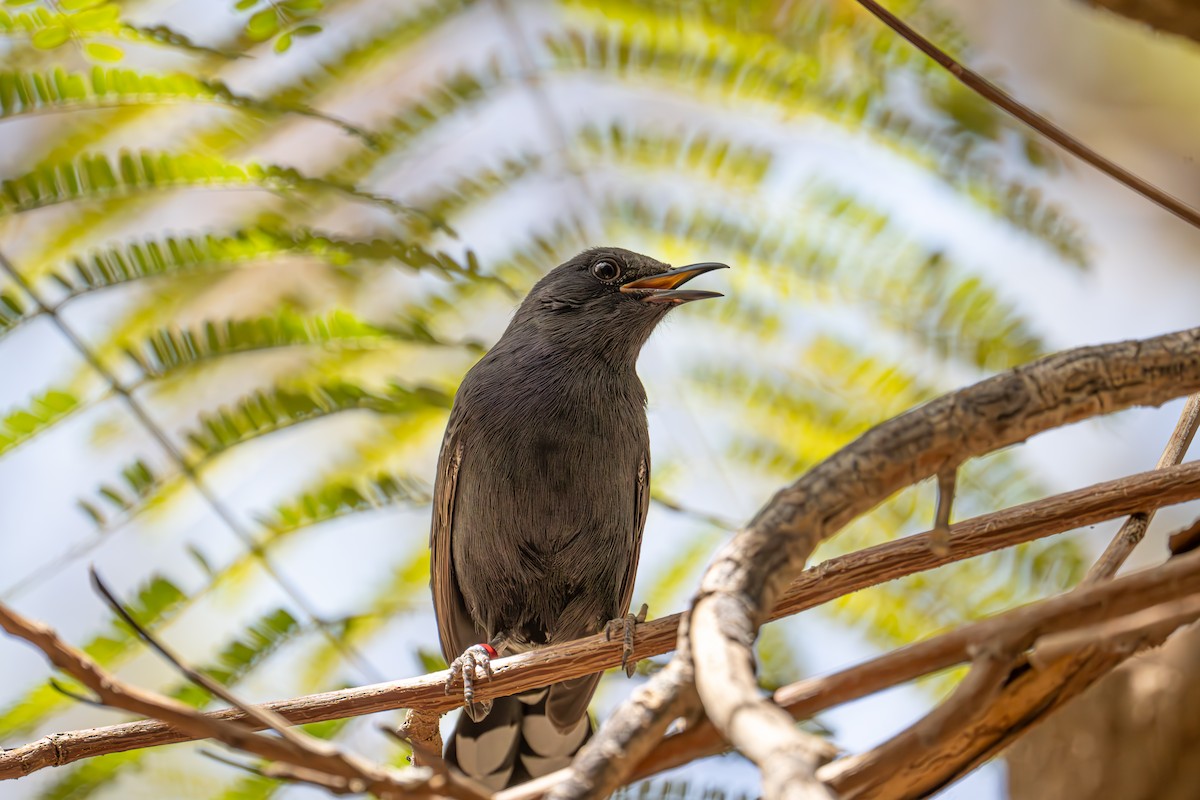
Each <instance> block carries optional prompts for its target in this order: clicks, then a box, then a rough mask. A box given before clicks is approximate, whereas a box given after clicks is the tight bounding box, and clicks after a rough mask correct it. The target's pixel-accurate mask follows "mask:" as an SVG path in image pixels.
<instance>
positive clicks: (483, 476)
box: [430, 247, 725, 789]
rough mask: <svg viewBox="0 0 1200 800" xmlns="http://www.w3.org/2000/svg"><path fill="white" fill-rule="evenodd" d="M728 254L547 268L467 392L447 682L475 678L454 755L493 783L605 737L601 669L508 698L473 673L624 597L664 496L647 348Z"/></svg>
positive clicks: (439, 516)
mask: <svg viewBox="0 0 1200 800" xmlns="http://www.w3.org/2000/svg"><path fill="white" fill-rule="evenodd" d="M724 266H725V265H724V264H713V263H704V264H695V265H692V266H687V267H680V268H679V269H671V268H670V266H669V265H667V264H663V263H662V262H660V261H655V260H654V259H652V258H648V257H647V256H643V255H638V254H637V253H633V252H630V251H628V250H622V249H620V248H616V247H604V248H597V249H593V250H588V251H586V252H584V253H581V254H579V255H578V256H576V257H575V258H572V259H571V260H570V261H568V262H566V263H565V264H562V265H560V266H558V267H556V268H555V269H553V270H551V271H550V272H549V273H548V274H547V275H546V276H545V277H544V278H542V279H541V280H540V281H538V283H537V284H536V285H535V286H534V287H533V289H532V290H531V291H530V292H529V295H528V296H527V297H526V298H525V300H524V301H523V302H522V303H521V305H520V307H519V308H518V309H517V312H516V314H515V316H514V317H513V320H512V322H511V323H510V324H509V326H508V329H507V330H506V331H505V332H504V335H503V336H502V337H501V338H500V341H499V342H497V343H496V346H495V347H493V348H492V349H491V350H490V351H489V352H488V354H487V355H486V356H484V357H483V359H482V360H481V361H480V362H479V363H478V364H476V365H475V366H474V367H473V368H472V369H471V370H470V372H468V373H467V375H466V377H465V378H464V379H463V382H462V385H461V386H460V387H459V389H458V394H457V395H456V397H455V398H454V408H453V410H452V411H451V412H450V421H449V423H448V425H447V427H446V435H445V439H444V440H443V442H442V450H441V455H440V457H439V459H438V468H437V479H436V482H435V485H434V498H433V525H432V533H431V535H430V550H431V569H432V586H433V601H434V609H435V611H436V613H437V621H438V633H439V635H440V637H441V645H442V653H443V654H445V656H446V660H447V661H448V662H451V668H452V670H453V671H452V676H451V679H450V681H448V682H447V687H446V688H447V691H450V689H451V686H452V684H453V683H454V681H455V679H456V678H461V679H462V680H463V694H464V699H465V701H466V707H465V709H464V714H463V715H462V717H461V718H460V719H459V722H458V726H457V727H456V728H455V731H454V735H453V736H452V737H451V738H450V741H449V742H448V744H447V747H446V759H447V760H448V761H449V762H450V763H451V764H453V765H456V766H457V767H458V768H459V769H461V770H462V771H463V772H465V773H466V774H467V775H470V776H471V777H473V778H475V779H477V780H479V781H480V782H482V783H484V784H485V785H487V786H489V787H490V788H492V789H500V788H503V787H505V786H512V785H515V784H517V783H520V782H522V781H525V780H528V779H530V778H533V777H538V776H540V775H544V774H546V773H549V772H552V771H554V770H556V769H560V768H561V767H563V766H565V765H566V764H567V763H568V762H569V761H570V759H571V757H572V756H573V755H574V754H575V753H576V752H577V751H578V750H579V748H580V747H581V746H582V745H583V743H584V742H585V741H587V739H588V738H589V736H590V735H591V722H590V720H589V719H588V715H587V707H588V703H589V702H590V700H591V697H592V694H593V692H594V691H595V689H596V683H597V681H598V680H599V678H600V676H599V675H591V676H588V677H585V678H579V679H576V680H571V681H564V682H561V683H557V684H554V685H553V686H550V687H549V688H546V689H540V690H537V691H534V692H529V693H526V694H523V695H520V696H516V697H504V698H499V699H497V700H496V701H495V702H494V703H489V702H473V700H474V692H473V688H472V684H473V681H474V679H477V678H483V677H485V676H487V675H488V674H490V664H489V659H490V658H494V657H496V656H497V655H509V654H512V653H520V652H523V651H525V650H528V649H531V648H535V647H541V646H543V645H547V644H552V643H555V642H563V641H569V640H571V639H576V638H578V637H580V636H585V635H590V634H594V633H597V632H599V631H600V630H602V629H604V628H605V625H606V623H607V622H608V621H610V620H614V619H617V618H620V617H622V616H623V615H625V614H626V613H627V612H628V610H629V603H630V599H631V597H632V594H633V579H634V575H635V574H636V572H637V564H638V552H639V550H640V548H641V541H642V528H643V527H645V524H646V509H647V507H648V505H649V502H650V489H649V484H650V442H649V436H648V433H647V429H646V393H645V390H644V389H643V388H642V383H641V381H640V380H639V379H638V376H637V372H636V370H635V364H636V362H637V358H638V353H639V352H640V351H641V349H642V345H643V344H645V342H646V340H647V339H648V338H649V336H650V334H651V332H652V331H653V330H654V328H655V326H656V325H657V324H658V323H659V322H660V321H662V319H663V317H665V316H666V314H667V311H668V310H669V309H671V308H673V307H674V306H676V305H679V304H681V303H686V302H689V301H691V300H700V299H703V298H706V297H720V296H721V295H720V294H718V293H716V292H707V291H696V290H689V289H680V288H679V287H680V286H681V285H682V284H684V283H685V282H687V281H688V280H690V279H692V278H694V277H696V276H697V275H701V274H703V273H705V272H708V271H710V270H713V269H718V268H722V267H724ZM627 641H628V640H627ZM628 655H629V654H628V652H627V653H626V657H628Z"/></svg>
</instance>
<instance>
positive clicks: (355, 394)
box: [185, 383, 451, 460]
mask: <svg viewBox="0 0 1200 800" xmlns="http://www.w3.org/2000/svg"><path fill="white" fill-rule="evenodd" d="M450 401H451V398H450V396H449V395H447V394H446V393H445V392H442V391H440V390H438V389H433V388H430V387H425V386H419V387H416V388H412V389H410V388H408V387H404V386H400V385H399V384H392V385H391V386H390V387H389V388H388V389H386V390H384V391H381V392H379V391H372V390H369V389H364V388H362V387H361V386H358V385H356V384H352V383H329V384H325V385H322V386H315V387H313V388H310V389H284V388H279V387H276V388H273V389H264V390H260V391H256V392H253V393H251V394H249V395H247V396H245V397H243V398H242V399H240V400H238V401H237V402H236V403H234V404H233V405H229V406H224V407H222V408H219V409H217V410H216V411H213V412H210V413H205V414H201V415H200V418H199V420H198V425H197V427H196V428H195V429H193V430H191V431H189V432H187V433H186V434H185V438H186V439H187V441H188V442H189V443H190V444H191V445H192V447H193V449H194V450H195V451H196V452H197V453H198V454H199V457H200V458H201V459H204V460H207V459H210V458H212V457H214V456H216V455H217V454H219V453H222V452H224V451H225V450H228V449H229V448H231V447H234V446H235V445H238V444H242V443H244V442H247V441H249V440H251V439H256V438H258V437H260V436H264V435H266V434H268V433H272V432H274V431H278V430H282V429H284V428H289V427H293V426H295V425H300V424H302V423H304V422H307V421H309V420H313V419H319V418H321V417H326V416H329V415H330V414H336V413H339V412H342V411H354V410H364V411H373V412H376V413H379V414H408V413H412V412H414V411H418V410H422V409H427V408H431V407H432V408H449V407H450Z"/></svg>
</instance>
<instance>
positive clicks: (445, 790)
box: [0, 579, 486, 800]
mask: <svg viewBox="0 0 1200 800" xmlns="http://www.w3.org/2000/svg"><path fill="white" fill-rule="evenodd" d="M96 584H97V587H98V588H99V589H100V590H101V591H102V593H103V594H105V597H106V599H108V600H109V601H110V602H111V603H112V605H113V606H114V610H117V611H118V613H119V614H120V615H121V617H122V619H124V621H125V622H126V623H128V624H130V625H133V626H134V627H135V630H137V632H138V634H139V635H140V636H142V637H143V638H144V639H146V640H147V642H148V643H149V644H150V645H151V646H152V647H153V648H154V649H156V650H158V651H159V652H160V653H163V654H164V655H165V656H167V657H168V659H170V660H171V661H172V663H173V664H175V666H177V667H178V668H179V669H180V670H181V671H183V672H184V674H186V675H188V676H189V677H195V676H197V675H200V673H198V672H196V671H195V670H193V669H191V668H190V667H187V666H185V665H183V664H182V662H180V661H179V659H178V658H177V657H175V656H174V655H173V654H171V653H170V651H169V650H168V649H167V648H166V647H164V646H163V645H162V643H161V642H158V641H157V640H155V639H154V637H153V636H151V635H150V634H149V633H148V632H147V631H145V630H144V629H142V628H141V627H140V626H138V625H137V623H136V621H135V620H134V619H133V618H132V617H131V616H130V615H129V614H128V613H127V612H126V611H125V610H124V608H123V607H121V604H120V603H119V602H118V601H117V600H116V598H115V597H114V596H113V595H112V593H111V592H109V591H108V590H107V588H106V587H104V585H103V583H102V582H101V581H99V580H98V579H96ZM0 628H3V629H4V630H5V631H7V632H8V633H9V634H10V635H12V636H15V637H18V638H20V639H24V640H25V641H27V642H28V643H29V644H31V645H33V646H34V647H35V648H37V649H38V650H40V651H41V652H42V654H43V655H45V656H46V658H47V659H48V660H49V661H50V663H52V664H53V665H54V666H56V667H58V668H59V669H60V670H62V671H63V672H65V673H67V674H68V675H70V676H71V677H73V678H75V679H76V680H78V681H79V682H80V683H82V684H83V685H84V686H86V687H87V688H89V689H90V690H91V691H92V692H94V693H95V694H96V696H97V697H98V698H99V699H100V701H102V702H103V703H104V704H106V705H108V706H111V707H113V708H120V709H124V710H126V711H131V712H133V713H135V714H141V715H145V716H147V717H153V718H156V719H159V720H161V721H162V722H163V723H165V724H167V725H170V726H172V727H174V728H177V729H179V730H180V731H182V732H183V733H186V734H187V735H188V736H189V737H191V738H195V739H216V740H217V741H219V742H221V743H223V744H225V745H228V746H229V747H233V748H235V749H238V750H242V751H244V752H247V753H250V754H252V755H256V756H259V757H260V758H264V759H266V760H267V761H269V762H272V763H271V764H268V765H267V766H265V767H264V768H263V769H264V773H265V774H274V775H278V776H281V777H286V778H288V779H292V780H303V781H307V782H310V783H314V784H316V785H318V786H322V787H325V788H334V787H338V786H341V787H343V788H344V790H345V791H346V792H353V793H362V792H367V791H369V792H371V793H373V794H375V795H376V796H378V797H381V798H394V799H395V800H399V798H409V797H430V798H432V797H437V796H449V797H454V798H457V799H458V800H486V795H484V794H482V793H480V792H479V791H478V790H477V789H475V788H474V787H473V786H471V785H467V784H463V785H456V783H455V782H454V780H453V778H452V777H450V776H446V775H436V774H435V773H433V772H432V771H431V770H429V769H426V768H412V769H410V770H407V771H403V772H402V771H399V770H396V769H393V768H391V767H387V766H383V765H377V764H374V763H372V762H370V761H367V760H366V759H363V758H360V757H358V756H355V755H352V754H350V753H347V752H345V751H342V750H341V749H340V748H338V747H337V746H336V745H334V744H332V743H331V742H327V741H324V740H322V739H317V738H315V737H312V736H309V735H308V734H306V733H304V732H303V731H300V730H297V729H294V728H292V727H291V726H290V724H289V723H288V722H287V721H286V720H283V719H282V718H280V717H278V716H277V715H275V714H273V712H270V711H268V710H264V709H261V708H256V707H254V706H251V705H248V704H246V703H243V702H241V701H240V700H239V699H238V698H237V697H236V696H234V695H233V694H232V693H231V692H229V691H228V690H227V689H225V688H224V687H223V686H220V685H219V684H215V682H213V681H211V680H207V678H206V680H205V681H204V683H203V685H204V686H205V688H207V689H209V690H210V691H214V692H215V693H217V694H218V695H219V696H221V697H222V698H223V699H225V700H226V701H228V702H230V703H231V704H232V705H233V706H234V708H236V709H237V710H238V711H239V712H240V713H241V714H242V715H243V718H242V719H243V720H245V719H251V720H254V721H255V723H256V724H257V725H258V726H259V727H269V728H270V729H271V730H272V732H273V733H275V734H278V735H274V736H272V735H262V734H258V733H255V732H254V731H253V730H252V729H251V728H250V727H249V726H248V725H247V724H245V722H243V721H231V720H228V719H219V718H217V717H215V716H214V715H211V714H204V713H202V712H200V711H198V710H197V709H194V708H192V707H191V706H188V705H186V704H184V703H182V702H180V701H178V700H175V699H172V698H169V697H165V696H163V695H159V694H157V693H155V692H151V691H148V690H146V689H141V688H138V687H136V686H132V685H130V684H127V683H125V682H124V681H122V680H120V679H118V678H117V677H115V676H114V675H112V674H110V673H108V672H107V671H106V670H104V669H103V668H102V667H100V666H99V665H98V664H97V663H96V662H95V661H93V660H92V659H91V658H90V657H89V656H87V655H86V654H84V653H83V652H81V651H79V650H77V649H75V648H74V647H72V646H71V645H69V644H67V643H66V642H64V641H63V640H62V639H61V638H60V637H59V636H58V635H57V634H56V633H55V632H54V631H53V630H51V629H50V628H49V627H47V626H45V625H42V624H40V623H36V622H33V621H31V620H29V619H26V618H25V617H23V616H22V615H20V614H18V613H17V612H15V611H13V610H12V609H10V608H8V607H7V606H4V605H3V604H0ZM218 687H219V688H218ZM435 779H436V781H435Z"/></svg>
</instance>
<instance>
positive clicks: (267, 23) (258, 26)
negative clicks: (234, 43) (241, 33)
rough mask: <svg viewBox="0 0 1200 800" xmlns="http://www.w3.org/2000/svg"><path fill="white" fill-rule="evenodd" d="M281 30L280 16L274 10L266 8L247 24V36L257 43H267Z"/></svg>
mask: <svg viewBox="0 0 1200 800" xmlns="http://www.w3.org/2000/svg"><path fill="white" fill-rule="evenodd" d="M278 30H279V15H278V13H277V12H276V11H275V9H274V8H264V9H263V10H262V11H259V12H257V13H256V14H254V16H252V17H250V21H249V22H247V23H246V35H247V36H249V37H250V38H251V39H253V40H254V41H256V42H261V41H265V40H266V39H270V38H271V37H272V36H274V35H275V32H276V31H278Z"/></svg>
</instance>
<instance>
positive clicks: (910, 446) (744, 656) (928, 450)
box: [600, 330, 1200, 798]
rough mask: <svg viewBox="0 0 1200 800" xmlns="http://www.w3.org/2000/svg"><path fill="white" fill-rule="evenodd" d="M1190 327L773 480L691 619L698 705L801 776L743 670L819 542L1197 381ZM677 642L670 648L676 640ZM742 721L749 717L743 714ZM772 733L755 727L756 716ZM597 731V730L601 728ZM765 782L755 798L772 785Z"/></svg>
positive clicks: (965, 393) (1049, 365)
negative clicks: (925, 485) (920, 492)
mask: <svg viewBox="0 0 1200 800" xmlns="http://www.w3.org/2000/svg"><path fill="white" fill-rule="evenodd" d="M1198 344H1200V330H1191V331H1185V332H1181V333H1176V334H1169V335H1167V336H1160V337H1157V338H1154V339H1148V340H1145V341H1142V342H1123V343H1119V344H1113V345H1105V346H1099V347H1085V348H1080V349H1077V350H1072V351H1068V352H1065V353H1061V354H1058V355H1054V356H1050V357H1049V358H1045V359H1042V360H1040V361H1037V362H1034V363H1032V364H1029V365H1027V366H1024V367H1020V368H1018V369H1015V370H1012V371H1011V372H1008V373H1005V374H1002V375H998V376H996V377H993V378H990V379H988V380H985V381H983V382H981V383H979V384H976V385H975V386H972V387H969V388H967V389H963V390H961V391H958V392H954V393H952V394H950V395H946V396H944V397H942V398H940V399H938V400H934V401H932V402H930V403H929V404H927V405H925V406H923V407H921V408H918V409H915V410H913V411H910V412H908V413H906V414H902V415H900V416H899V417H896V418H895V419H892V420H890V421H888V422H885V423H883V424H882V425H880V426H878V427H876V428H874V429H873V430H871V431H870V432H868V433H867V434H865V435H864V436H862V437H861V438H859V439H858V440H857V441H855V442H853V443H852V444H850V445H849V446H847V447H846V448H844V449H843V450H841V451H840V452H839V453H837V454H835V455H834V456H832V457H831V458H829V459H828V460H826V461H825V462H823V463H821V464H819V465H818V466H817V467H816V468H814V469H813V470H812V471H810V472H809V473H808V474H807V475H805V476H804V477H803V478H801V479H800V480H798V481H797V482H796V483H794V484H792V485H791V486H789V487H787V488H785V489H783V490H781V491H780V492H779V493H778V494H776V496H775V497H774V498H773V499H772V500H771V502H769V503H768V504H767V506H766V507H765V508H764V509H763V510H762V511H760V512H759V514H758V515H757V516H756V517H755V518H754V519H753V520H752V521H751V522H750V525H749V526H748V527H747V528H746V529H745V530H743V531H742V532H741V533H739V534H738V535H737V536H736V537H735V538H734V539H733V541H731V542H730V543H729V544H728V545H726V546H725V547H724V548H722V550H721V552H719V553H718V555H717V557H716V559H715V560H714V562H713V564H712V566H710V567H709V569H708V571H707V573H706V574H705V577H704V579H703V580H702V582H701V588H700V592H699V594H698V595H697V597H696V599H695V602H694V605H693V609H692V616H691V646H692V648H693V650H692V654H693V655H694V654H699V653H706V654H711V653H715V652H717V651H723V653H722V654H721V655H706V656H705V661H704V663H703V665H701V663H700V662H699V661H698V660H697V662H696V664H697V668H696V671H695V677H696V687H697V689H698V691H699V694H700V698H701V701H702V702H703V704H704V709H705V712H706V713H707V714H708V716H709V718H710V719H711V720H712V721H713V723H714V725H716V727H717V729H718V730H719V731H720V732H721V733H722V735H724V736H725V737H726V738H727V739H729V740H730V742H731V743H733V744H734V745H735V746H736V747H737V749H738V750H740V751H741V752H742V753H743V754H745V755H746V756H747V757H749V758H750V759H751V760H753V761H754V762H755V763H756V764H758V765H759V767H760V768H762V769H763V770H764V774H767V771H768V770H770V771H771V772H770V775H771V778H772V785H773V786H775V787H777V788H778V787H789V786H792V785H806V784H809V783H811V780H812V772H811V771H810V770H809V769H808V764H807V763H802V762H801V761H794V762H791V763H786V762H783V761H782V760H780V759H779V758H778V757H777V754H778V753H779V752H781V750H785V749H788V748H792V749H794V750H795V751H796V752H804V750H805V748H806V747H807V742H806V741H805V740H804V739H803V737H801V736H800V735H799V733H798V732H797V731H795V730H793V728H792V725H791V718H790V717H789V716H788V715H787V714H786V713H785V712H783V711H782V710H781V709H778V708H775V707H772V706H770V705H766V704H763V703H762V702H761V699H760V696H759V693H758V688H757V685H756V683H755V681H754V680H753V676H752V673H751V672H750V671H749V670H748V669H746V667H745V665H750V664H753V651H752V647H753V642H754V639H755V636H756V634H757V630H758V626H759V625H760V624H761V622H762V621H763V619H764V617H765V616H766V613H765V612H767V611H768V610H769V609H771V608H773V607H774V605H775V601H776V599H777V598H778V595H779V593H780V591H781V590H782V588H783V587H784V586H785V585H786V584H787V583H789V582H790V581H792V580H794V579H795V577H796V576H797V575H798V574H799V572H800V570H801V569H802V568H803V565H804V561H805V560H806V559H807V558H808V557H809V555H810V554H811V553H812V551H813V549H814V548H815V547H816V546H817V545H818V544H819V543H820V542H821V541H822V540H824V539H825V538H827V537H829V536H831V535H833V534H834V533H836V532H837V531H838V530H839V529H840V528H841V527H842V526H844V525H845V524H846V523H848V522H850V521H851V520H852V519H854V518H855V517H857V516H859V515H861V514H863V513H865V512H867V511H869V510H870V509H871V508H872V507H874V506H875V505H876V504H878V503H879V502H881V501H882V500H884V499H885V498H887V497H888V496H890V495H891V494H893V493H894V492H896V491H899V490H900V489H903V488H905V487H906V486H909V485H912V484H914V483H916V482H918V481H920V480H923V479H925V478H928V477H930V476H932V475H936V474H938V473H940V472H942V471H944V470H945V469H946V468H947V467H949V466H951V465H956V464H960V463H962V462H963V461H965V460H966V459H969V458H973V457H977V456H981V455H985V454H987V453H989V452H992V451H994V450H997V449H1000V448H1002V447H1006V446H1009V445H1012V444H1016V443H1018V442H1021V441H1024V440H1025V439H1027V438H1029V437H1030V436H1033V435H1034V434H1037V433H1040V432H1042V431H1045V430H1049V429H1052V428H1056V427H1060V426H1062V425H1066V424H1070V423H1072V422H1077V421H1079V420H1082V419H1086V418H1088V417H1091V416H1095V415H1098V414H1103V413H1111V412H1113V411H1118V410H1121V409H1124V408H1128V407H1131V406H1134V405H1156V404H1161V403H1163V402H1166V401H1167V400H1170V399H1173V398H1175V397H1178V396H1180V395H1183V394H1188V393H1192V392H1195V391H1196V390H1197V389H1198V388H1200V348H1198V347H1197V345H1198ZM682 649H683V648H681V650H682ZM750 720H753V722H752V723H751V722H750ZM764 725H770V726H771V729H772V730H775V731H778V733H779V736H778V738H775V737H763V736H757V735H754V733H753V732H754V731H756V730H760V729H761V727H762V726H764ZM600 738H601V739H602V738H603V733H602V734H601V735H600ZM772 785H769V786H767V787H766V788H767V796H768V797H769V798H774V797H778V796H780V795H779V794H773V793H772V791H771V786H772Z"/></svg>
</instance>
